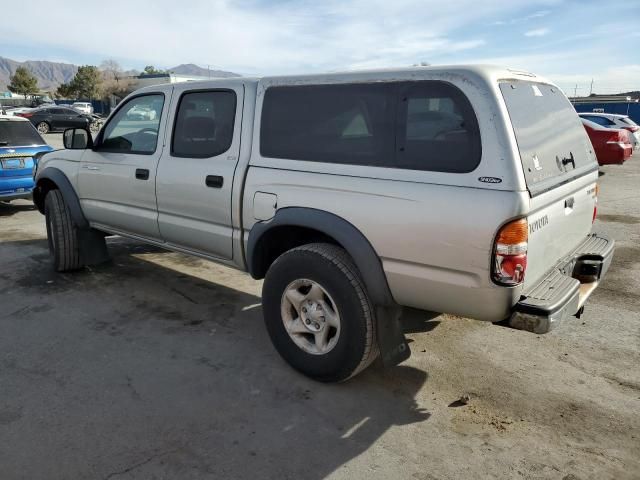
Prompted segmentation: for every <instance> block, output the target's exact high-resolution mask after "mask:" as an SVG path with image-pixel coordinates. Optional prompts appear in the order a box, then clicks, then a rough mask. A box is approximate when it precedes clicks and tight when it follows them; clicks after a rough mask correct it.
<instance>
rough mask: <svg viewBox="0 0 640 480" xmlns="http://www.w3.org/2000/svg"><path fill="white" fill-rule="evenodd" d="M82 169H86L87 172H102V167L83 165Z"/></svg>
mask: <svg viewBox="0 0 640 480" xmlns="http://www.w3.org/2000/svg"><path fill="white" fill-rule="evenodd" d="M82 168H86V169H87V170H100V167H94V166H93V165H82Z"/></svg>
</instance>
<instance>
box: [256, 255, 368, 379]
mask: <svg viewBox="0 0 640 480" xmlns="http://www.w3.org/2000/svg"><path fill="white" fill-rule="evenodd" d="M316 286H319V287H320V288H319V289H318V288H317V287H316ZM314 292H315V293H314ZM312 297H313V298H316V299H317V298H319V300H317V301H316V300H310V298H312ZM292 299H293V300H292ZM303 299H304V300H303ZM262 304H263V311H264V320H265V324H266V327H267V331H268V332H269V336H270V337H271V341H272V342H273V344H274V346H275V348H276V350H277V351H278V353H279V354H280V355H281V356H282V358H283V359H284V360H285V361H286V362H287V363H289V364H290V365H291V366H292V367H293V368H295V369H296V370H298V371H299V372H301V373H303V374H304V375H307V376H308V377H311V378H313V379H315V380H319V381H322V382H340V381H343V380H347V379H349V378H351V377H353V376H355V375H357V374H358V373H360V372H361V371H362V370H364V369H365V368H366V367H368V366H369V365H370V364H371V363H372V362H373V361H374V360H375V358H376V357H377V356H378V344H377V341H376V322H375V317H374V309H373V307H372V305H371V301H370V300H369V297H368V295H367V292H366V289H365V287H364V284H363V283H362V280H361V278H360V274H359V272H358V270H357V268H356V266H355V265H354V264H353V261H352V260H351V258H350V257H349V255H348V254H347V252H345V251H344V250H343V249H342V248H340V247H338V246H336V245H332V244H328V243H313V244H308V245H303V246H301V247H297V248H294V249H292V250H289V251H287V252H285V253H283V254H282V255H281V256H280V257H278V258H277V259H276V261H275V262H274V263H273V264H272V265H271V267H270V268H269V271H268V272H267V275H266V278H265V280H264V284H263V288H262ZM296 304H297V305H298V306H299V308H296ZM305 306H306V307H305ZM305 308H306V309H305ZM303 310H304V312H303ZM336 315H337V322H336ZM296 317H297V320H296ZM310 319H311V321H310V322H309V320H310ZM314 319H316V320H314ZM317 319H319V320H317ZM305 323H307V325H306V326H305ZM321 323H322V325H320V324H321ZM336 323H337V326H336V325H335V324H336ZM314 325H315V327H314ZM319 325H320V330H319V331H314V332H311V331H310V329H314V328H317V327H318V326H319ZM325 329H328V330H326V332H328V333H326V334H325V335H324V340H323V339H322V335H321V334H320V333H324V332H325ZM291 331H294V333H290V332H291ZM318 338H320V340H318Z"/></svg>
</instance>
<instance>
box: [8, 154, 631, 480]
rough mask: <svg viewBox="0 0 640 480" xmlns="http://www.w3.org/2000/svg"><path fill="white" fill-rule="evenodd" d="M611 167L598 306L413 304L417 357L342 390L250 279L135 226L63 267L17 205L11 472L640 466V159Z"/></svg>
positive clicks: (363, 475)
mask: <svg viewBox="0 0 640 480" xmlns="http://www.w3.org/2000/svg"><path fill="white" fill-rule="evenodd" d="M602 171H603V172H604V175H603V176H602V177H601V179H600V180H601V182H600V183H601V196H600V205H599V211H600V216H599V220H598V221H597V222H596V226H595V227H596V229H598V230H600V231H604V232H606V233H608V234H609V235H611V236H613V237H614V238H616V239H617V241H618V244H617V245H618V247H617V251H616V254H615V257H614V261H613V264H612V267H611V270H610V271H609V273H608V276H607V278H606V279H605V280H604V282H603V283H602V284H601V286H600V288H599V289H598V290H597V291H596V292H595V294H594V295H593V297H592V298H591V300H590V301H589V303H588V304H587V309H586V311H585V314H584V316H583V317H582V318H581V319H579V320H578V319H573V320H572V321H571V322H567V323H565V324H563V325H560V326H559V327H558V328H557V329H556V330H554V331H553V332H551V333H549V334H547V335H543V336H537V335H534V334H530V333H527V332H521V331H516V330H511V329H508V328H504V327H499V326H495V325H491V324H488V323H481V322H477V321H473V320H468V319H464V318H459V317H454V316H450V315H437V314H431V315H429V314H426V313H422V314H419V315H413V316H412V317H411V318H407V319H405V329H406V331H407V336H408V338H409V339H410V341H411V349H412V356H411V358H410V359H409V360H407V361H406V362H405V363H404V364H402V365H401V366H398V367H396V368H393V369H388V370H383V369H381V368H379V367H376V368H371V369H369V370H367V371H366V372H365V373H364V374H362V375H360V376H359V377H357V378H355V379H353V380H352V381H349V382H347V383H344V384H339V385H324V384H319V383H315V382H313V381H311V380H308V379H306V378H305V377H303V376H301V375H299V374H297V373H296V372H294V371H293V370H291V369H290V368H289V367H288V366H287V365H286V364H285V363H284V362H283V361H282V360H281V359H280V357H279V356H278V355H277V353H276V352H275V350H274V349H273V347H272V346H271V344H270V342H269V340H268V337H267V334H266V331H265V328H264V326H263V323H262V318H261V308H260V298H259V292H260V288H261V285H260V283H259V282H255V281H253V280H251V279H250V278H249V277H248V276H245V275H244V274H242V273H239V272H236V271H233V270H230V269H227V268H224V267H220V266H217V265H215V264H212V263H209V262H207V261H204V260H199V259H195V258H191V257H187V256H184V255H181V254H176V253H169V252H165V251H162V250H159V249H156V248H154V247H148V246H145V245H142V244H139V243H136V242H133V241H129V240H125V239H122V238H111V239H109V242H108V243H109V246H110V251H111V253H112V256H113V262H112V263H109V264H106V265H102V266H99V267H92V268H87V269H85V270H84V271H81V272H78V273H75V274H55V273H54V272H53V271H52V269H51V267H50V264H49V260H48V252H47V244H46V240H45V229H44V223H43V217H42V216H41V215H40V214H39V213H38V212H37V211H35V210H34V209H33V207H32V206H31V205H30V204H29V203H28V202H14V203H13V204H11V205H9V206H7V205H0V479H2V480H12V479H31V480H37V479H47V480H54V479H105V480H106V479H121V480H122V479H181V480H188V479H204V478H207V479H210V478H211V479H213V478H216V479H218V478H220V479H263V478H264V479H282V480H284V479H299V478H303V479H312V480H315V479H324V478H330V479H366V480H372V479H417V480H435V479H460V478H470V479H475V478H498V479H547V478H548V479H565V480H577V479H598V480H603V479H638V478H640V294H639V287H640V243H639V242H640V193H639V192H640V190H638V186H639V185H640V158H638V155H636V157H635V158H633V159H632V160H630V161H629V162H628V163H627V164H626V165H624V166H621V167H620V166H610V167H604V168H603V169H602ZM462 395H470V397H471V400H470V402H469V403H468V404H467V405H461V404H460V402H456V400H457V399H459V398H460V397H461V396H462Z"/></svg>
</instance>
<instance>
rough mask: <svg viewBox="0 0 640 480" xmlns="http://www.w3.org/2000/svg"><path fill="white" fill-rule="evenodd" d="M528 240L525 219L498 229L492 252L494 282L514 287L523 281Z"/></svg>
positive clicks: (527, 226) (527, 228) (527, 225)
mask: <svg viewBox="0 0 640 480" xmlns="http://www.w3.org/2000/svg"><path fill="white" fill-rule="evenodd" d="M528 240H529V224H528V222H527V219H526V218H521V219H519V220H514V221H513V222H510V223H507V224H506V225H505V226H503V227H502V228H501V229H500V231H499V232H498V234H497V235H496V241H495V247H494V252H493V279H494V281H495V282H497V283H499V284H501V285H506V286H514V285H518V284H520V283H522V282H523V281H524V274H525V271H526V269H527V247H528Z"/></svg>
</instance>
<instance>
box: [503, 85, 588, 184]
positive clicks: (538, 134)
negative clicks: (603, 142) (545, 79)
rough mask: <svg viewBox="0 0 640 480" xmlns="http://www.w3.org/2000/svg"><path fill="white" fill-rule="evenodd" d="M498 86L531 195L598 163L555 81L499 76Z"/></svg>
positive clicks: (560, 182) (571, 107)
mask: <svg viewBox="0 0 640 480" xmlns="http://www.w3.org/2000/svg"><path fill="white" fill-rule="evenodd" d="M500 90H501V91H502V96H503V97H504V100H505V103H506V104H507V110H508V111H509V116H510V117H511V124H512V126H513V131H514V133H515V136H516V141H517V142H518V150H519V151H520V159H521V161H522V168H523V170H524V177H525V180H526V182H527V187H528V188H529V192H530V193H531V195H536V194H538V193H542V192H544V191H546V190H549V189H551V188H553V187H555V186H557V185H559V184H562V183H567V182H569V181H571V180H573V179H574V178H577V177H579V176H582V175H584V174H585V173H588V172H590V171H592V170H593V169H594V168H597V165H598V164H597V163H596V160H595V155H593V154H592V153H591V144H590V142H589V138H588V137H587V135H586V133H585V131H584V127H583V126H582V122H581V121H580V118H579V117H578V114H577V113H576V111H575V109H574V108H573V106H572V105H571V103H569V100H567V97H565V96H564V94H563V93H562V92H561V91H560V90H559V89H558V88H557V87H553V86H551V85H547V84H543V83H534V82H526V81H519V80H513V81H504V82H501V83H500Z"/></svg>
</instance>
